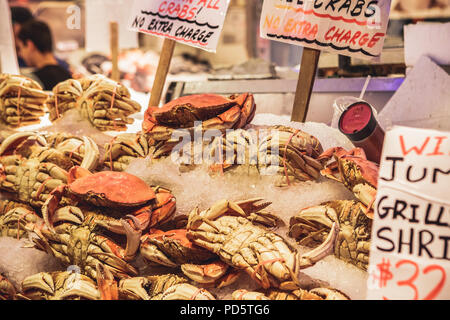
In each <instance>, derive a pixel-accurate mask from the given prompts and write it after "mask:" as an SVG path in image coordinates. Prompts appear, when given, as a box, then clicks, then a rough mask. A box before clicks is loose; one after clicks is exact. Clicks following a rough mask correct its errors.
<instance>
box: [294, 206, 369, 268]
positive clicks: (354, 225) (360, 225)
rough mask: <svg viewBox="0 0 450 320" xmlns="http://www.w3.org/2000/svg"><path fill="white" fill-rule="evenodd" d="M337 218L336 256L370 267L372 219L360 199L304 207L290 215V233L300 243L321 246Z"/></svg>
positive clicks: (357, 264)
mask: <svg viewBox="0 0 450 320" xmlns="http://www.w3.org/2000/svg"><path fill="white" fill-rule="evenodd" d="M336 220H338V221H339V226H340V231H339V236H338V239H337V241H336V245H335V248H334V254H335V256H336V257H337V258H338V259H342V260H344V261H347V262H349V263H351V264H354V265H356V266H357V267H359V268H361V269H363V270H367V266H368V263H369V252H370V237H371V232H372V231H371V230H372V228H371V227H372V219H370V218H369V217H367V215H366V214H365V213H364V212H363V210H362V209H361V206H360V204H359V201H350V200H337V201H330V202H326V203H323V204H321V205H319V206H313V207H309V208H305V209H303V210H301V211H300V212H299V213H298V214H296V215H295V216H293V217H291V219H290V228H289V236H290V237H292V238H294V239H296V240H297V242H298V244H299V245H304V246H308V247H315V246H318V245H320V244H321V243H322V242H323V241H324V240H325V238H326V237H327V235H328V233H329V232H330V228H331V226H332V225H333V222H335V221H336Z"/></svg>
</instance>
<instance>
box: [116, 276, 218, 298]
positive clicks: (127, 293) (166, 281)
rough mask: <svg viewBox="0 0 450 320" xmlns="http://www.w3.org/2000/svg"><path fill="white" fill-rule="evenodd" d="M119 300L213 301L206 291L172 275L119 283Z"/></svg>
mask: <svg viewBox="0 0 450 320" xmlns="http://www.w3.org/2000/svg"><path fill="white" fill-rule="evenodd" d="M119 298H120V299H121V300H215V298H214V296H213V295H212V294H211V293H209V292H208V291H207V290H205V289H202V288H197V287H195V286H193V285H191V284H189V283H188V280H187V279H186V278H184V277H180V276H177V275H174V274H164V275H157V276H147V277H135V278H130V279H123V280H121V281H120V282H119Z"/></svg>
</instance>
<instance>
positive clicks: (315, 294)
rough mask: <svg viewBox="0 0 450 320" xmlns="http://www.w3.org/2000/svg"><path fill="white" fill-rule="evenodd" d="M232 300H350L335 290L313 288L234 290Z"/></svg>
mask: <svg viewBox="0 0 450 320" xmlns="http://www.w3.org/2000/svg"><path fill="white" fill-rule="evenodd" d="M232 299H233V300H350V298H349V297H348V296H347V295H346V294H344V293H342V292H341V291H339V290H337V289H332V288H314V289H311V290H304V289H300V288H298V289H295V290H291V291H284V290H277V289H273V288H271V289H268V290H265V291H263V292H259V291H247V290H244V289H240V290H236V291H234V292H233V293H232Z"/></svg>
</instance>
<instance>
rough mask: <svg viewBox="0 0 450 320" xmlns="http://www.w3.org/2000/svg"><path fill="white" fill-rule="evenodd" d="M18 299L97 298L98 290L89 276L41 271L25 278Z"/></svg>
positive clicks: (98, 295) (98, 296) (66, 272)
mask: <svg viewBox="0 0 450 320" xmlns="http://www.w3.org/2000/svg"><path fill="white" fill-rule="evenodd" d="M17 297H18V299H19V300H99V299H100V292H99V290H98V289H97V286H96V283H95V282H94V281H93V280H92V279H90V278H89V277H87V276H85V275H82V274H79V273H75V272H68V271H64V272H41V273H38V274H35V275H32V276H29V277H27V278H25V279H24V280H23V282H22V291H21V292H20V293H18V294H17Z"/></svg>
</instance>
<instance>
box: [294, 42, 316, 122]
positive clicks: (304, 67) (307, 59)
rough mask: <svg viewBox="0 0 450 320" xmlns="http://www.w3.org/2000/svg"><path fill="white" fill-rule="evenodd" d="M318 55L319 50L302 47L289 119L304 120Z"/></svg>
mask: <svg viewBox="0 0 450 320" xmlns="http://www.w3.org/2000/svg"><path fill="white" fill-rule="evenodd" d="M319 57H320V51H319V50H316V49H311V48H303V56H302V62H301V64H300V73H299V75H298V82H297V89H296V90H295V98H294V107H293V109H292V116H291V121H297V122H305V121H306V116H307V115H308V108H309V102H310V100H311V93H312V89H313V86H314V80H315V78H316V72H317V66H318V65H319Z"/></svg>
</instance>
